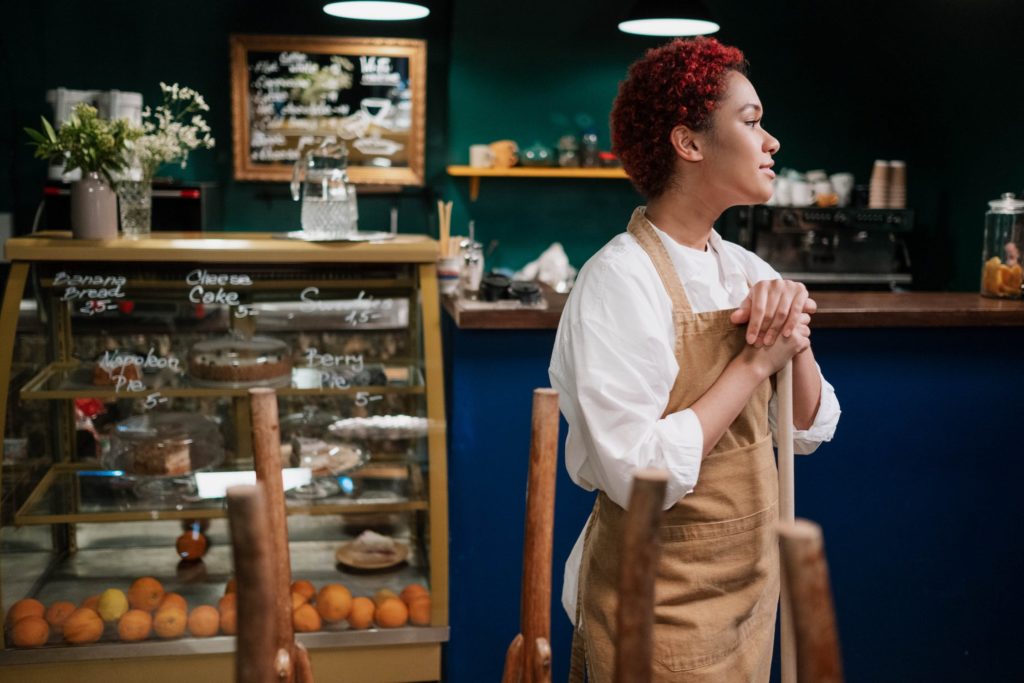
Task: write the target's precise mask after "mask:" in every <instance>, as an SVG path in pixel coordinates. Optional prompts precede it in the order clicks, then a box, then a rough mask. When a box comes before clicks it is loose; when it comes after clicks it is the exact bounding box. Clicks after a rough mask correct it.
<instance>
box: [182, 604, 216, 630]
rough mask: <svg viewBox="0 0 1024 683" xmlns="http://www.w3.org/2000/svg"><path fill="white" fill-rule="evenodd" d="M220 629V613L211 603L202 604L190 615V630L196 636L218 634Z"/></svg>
mask: <svg viewBox="0 0 1024 683" xmlns="http://www.w3.org/2000/svg"><path fill="white" fill-rule="evenodd" d="M218 629H220V613H219V612H217V610H216V608H214V607H211V606H209V605H201V606H199V607H196V608H195V609H194V610H192V613H191V614H189V615H188V632H189V633H191V634H192V635H193V636H195V637H196V638H209V637H210V636H215V635H217V631H218Z"/></svg>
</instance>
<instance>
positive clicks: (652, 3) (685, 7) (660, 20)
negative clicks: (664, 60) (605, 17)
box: [619, 0, 720, 36]
mask: <svg viewBox="0 0 1024 683" xmlns="http://www.w3.org/2000/svg"><path fill="white" fill-rule="evenodd" d="M719 28H720V27H719V25H718V24H717V23H716V22H715V20H714V18H712V16H711V11H710V10H709V9H708V8H707V6H706V5H705V4H704V3H703V2H701V1H700V0H637V2H636V3H635V4H634V5H633V9H632V10H631V11H630V13H629V14H628V15H627V16H626V18H625V20H623V21H622V22H620V23H619V30H620V31H622V32H623V33H632V34H635V35H640V36H705V35H707V34H709V33H715V32H716V31H718V29H719Z"/></svg>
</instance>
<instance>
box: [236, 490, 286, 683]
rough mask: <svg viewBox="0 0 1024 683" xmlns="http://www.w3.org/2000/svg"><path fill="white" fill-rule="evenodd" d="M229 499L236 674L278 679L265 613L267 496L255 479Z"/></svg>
mask: <svg viewBox="0 0 1024 683" xmlns="http://www.w3.org/2000/svg"><path fill="white" fill-rule="evenodd" d="M227 499H228V522H229V524H230V526H231V549H232V554H233V557H234V563H235V581H236V583H237V594H238V606H237V610H238V636H237V644H236V649H235V680H236V681H237V682H238V683H277V681H278V680H279V679H278V676H277V668H276V661H275V658H276V653H277V632H276V624H275V623H274V621H273V620H270V619H267V618H266V615H267V614H270V613H273V611H274V610H275V609H276V604H277V599H276V598H277V596H276V593H275V590H276V588H275V577H274V563H273V550H272V548H271V541H270V534H269V530H268V526H269V524H268V522H267V516H266V496H264V494H263V491H262V490H261V488H260V487H259V486H258V485H257V486H234V487H231V488H230V489H228V493H227Z"/></svg>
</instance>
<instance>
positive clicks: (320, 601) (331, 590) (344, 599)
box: [316, 583, 352, 623]
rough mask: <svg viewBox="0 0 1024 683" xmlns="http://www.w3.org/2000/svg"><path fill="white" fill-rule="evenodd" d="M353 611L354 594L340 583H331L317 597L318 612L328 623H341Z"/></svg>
mask: <svg viewBox="0 0 1024 683" xmlns="http://www.w3.org/2000/svg"><path fill="white" fill-rule="evenodd" d="M351 609H352V594H351V593H349V591H348V589H347V588H345V587H344V586H342V585H341V584H340V583H329V584H327V585H326V586H324V587H323V588H321V589H320V593H319V594H318V595H317V596H316V611H317V612H319V613H320V616H321V617H323V620H324V621H326V622H328V623H334V622H336V621H341V620H342V619H344V618H345V617H347V616H348V613H349V611H350V610H351Z"/></svg>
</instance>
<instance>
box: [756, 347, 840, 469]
mask: <svg viewBox="0 0 1024 683" xmlns="http://www.w3.org/2000/svg"><path fill="white" fill-rule="evenodd" d="M818 374H819V375H821V367H820V366H819V367H818ZM778 410H779V401H778V396H777V395H776V394H775V393H774V392H773V393H772V398H771V401H769V403H768V426H769V427H771V430H772V440H773V441H774V439H775V436H774V435H775V434H776V433H777V427H778V422H779V421H778ZM841 412H842V411H841V410H840V409H839V399H838V398H836V390H835V389H834V388H833V387H832V385H831V384H829V383H828V381H826V380H825V376H824V375H821V402H820V403H819V405H818V412H817V414H816V415H815V416H814V422H813V423H812V424H811V426H810V427H808V428H807V429H797V428H796V427H794V428H793V452H794V453H797V454H799V455H810V454H811V453H813V452H814V451H816V450H817V449H818V446H820V445H821V444H822V443H824V442H826V441H831V440H832V437H833V436H835V433H836V426H837V425H838V424H839V415H840V414H841ZM776 445H777V444H776Z"/></svg>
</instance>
